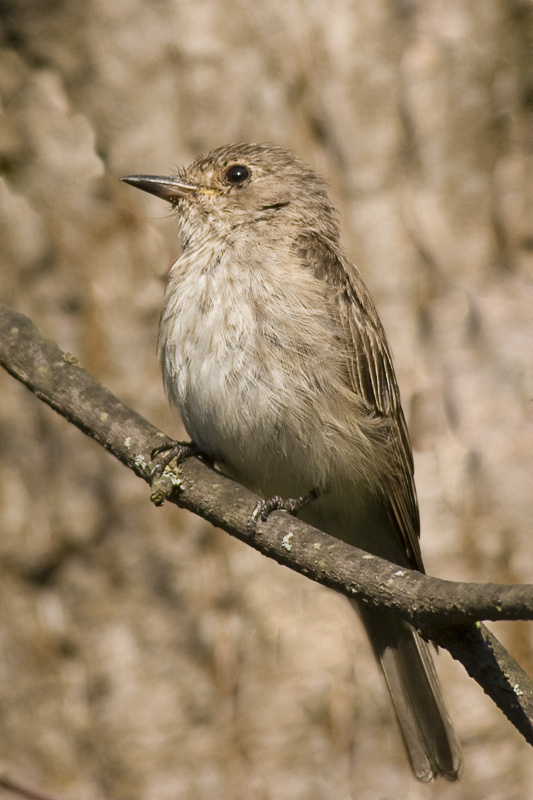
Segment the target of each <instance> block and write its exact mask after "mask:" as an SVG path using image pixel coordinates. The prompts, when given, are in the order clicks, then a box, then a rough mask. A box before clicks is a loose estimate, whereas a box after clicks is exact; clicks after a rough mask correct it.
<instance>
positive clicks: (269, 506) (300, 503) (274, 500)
mask: <svg viewBox="0 0 533 800" xmlns="http://www.w3.org/2000/svg"><path fill="white" fill-rule="evenodd" d="M318 496H319V492H318V491H317V490H316V489H311V491H310V492H307V494H303V495H301V496H300V497H280V496H279V495H274V497H268V498H266V499H265V500H259V502H258V503H257V504H256V506H255V508H254V510H253V511H252V513H251V514H250V516H249V517H248V521H247V523H246V527H247V529H248V533H249V534H250V535H252V536H253V535H255V533H256V532H257V524H258V522H266V521H267V519H268V518H269V516H270V514H272V512H273V511H287V512H288V513H289V514H296V513H297V512H298V511H300V509H302V508H305V506H307V505H309V503H311V502H312V501H313V500H316V499H317V497H318Z"/></svg>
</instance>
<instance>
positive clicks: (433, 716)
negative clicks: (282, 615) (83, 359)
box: [125, 144, 461, 781]
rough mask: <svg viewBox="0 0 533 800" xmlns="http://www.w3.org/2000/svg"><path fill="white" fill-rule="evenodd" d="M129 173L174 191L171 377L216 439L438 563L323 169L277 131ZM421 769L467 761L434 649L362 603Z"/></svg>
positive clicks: (341, 525) (316, 519)
mask: <svg viewBox="0 0 533 800" xmlns="http://www.w3.org/2000/svg"><path fill="white" fill-rule="evenodd" d="M125 180H127V181H128V182H129V183H132V184H133V185H134V186H137V187H139V188H141V189H144V190H146V191H149V192H151V193H153V194H156V195H158V196H159V197H163V198H164V199H165V200H168V201H169V202H171V203H172V204H173V206H174V207H175V209H176V212H177V220H178V224H179V228H180V233H181V237H182V243H183V252H182V255H181V256H180V258H179V259H178V260H177V262H176V264H175V265H174V267H173V268H172V270H171V272H170V276H169V280H168V284H167V289H166V293H165V303H164V307H163V311H162V315H161V323H160V332H159V352H160V358H161V363H162V368H163V376H164V381H165V385H166V388H167V391H168V394H169V397H170V400H171V402H173V403H174V404H175V405H176V406H177V407H178V409H179V410H180V413H181V415H182V418H183V421H184V424H185V426H186V428H187V430H188V432H189V434H190V436H191V437H192V439H193V440H194V442H195V443H196V444H197V446H198V447H199V448H200V450H201V451H203V452H204V453H206V454H207V455H209V456H211V457H213V458H215V459H216V460H217V461H218V463H219V464H220V465H221V467H222V468H223V469H224V470H225V471H226V472H227V473H228V474H229V475H231V476H234V477H235V478H236V479H237V480H240V481H241V482H242V483H244V484H246V485H247V486H249V487H250V488H253V489H255V490H257V491H258V492H260V493H261V494H262V495H263V496H264V497H270V496H271V495H282V496H284V497H297V496H299V495H304V494H306V493H308V492H310V491H312V490H314V491H316V492H317V493H318V495H319V496H318V499H316V500H314V501H313V502H311V503H310V504H309V505H307V506H306V507H305V508H303V509H302V510H301V511H300V512H299V516H301V518H302V519H305V520H307V521H309V522H310V523H311V524H313V525H315V526H316V527H318V528H321V529H322V530H324V531H326V532H327V533H330V534H331V535H333V536H337V537H338V538H341V539H344V540H346V541H348V542H351V543H353V544H354V545H357V546H358V547H360V548H362V549H365V550H367V551H368V552H370V553H374V554H376V555H379V556H382V557H384V558H387V559H389V560H390V561H392V562H394V563H396V564H399V565H400V566H405V567H411V568H414V569H418V570H421V571H423V563H422V557H421V553H420V546H419V527H420V526H419V514H418V505H417V499H416V491H415V484H414V475H413V472H414V470H413V458H412V453H411V446H410V443H409V436H408V432H407V427H406V423H405V419H404V415H403V411H402V407H401V403H400V394H399V390H398V386H397V383H396V378H395V374H394V368H393V365H392V360H391V355H390V351H389V347H388V345H387V340H386V337H385V333H384V331H383V327H382V325H381V322H380V319H379V316H378V314H377V311H376V309H375V307H374V304H373V302H372V300H371V298H370V295H369V293H368V290H367V289H366V287H365V285H364V283H363V281H362V279H361V277H360V275H359V272H358V271H357V269H356V268H355V266H354V265H353V264H351V262H350V261H349V260H348V258H347V257H346V255H345V254H344V252H343V250H342V248H341V245H340V242H339V230H338V225H337V218H336V212H335V210H334V208H333V206H332V205H331V203H330V201H329V199H328V196H327V191H326V186H325V183H324V181H323V180H322V178H320V177H319V176H318V175H316V173H314V172H313V171H312V170H311V169H310V168H309V167H307V166H306V165H305V164H304V163H303V162H302V161H300V160H299V159H298V158H296V156H294V155H292V154H291V153H289V152H288V151H286V150H283V149H281V148H277V147H270V146H268V145H255V144H244V145H226V146H224V147H221V148H218V149H217V150H214V151H212V152H211V153H208V154H206V155H204V156H200V157H199V158H198V159H196V161H194V162H193V164H191V166H190V167H189V168H188V169H186V170H181V171H180V172H179V173H178V174H177V175H175V176H172V177H170V178H160V177H153V176H132V177H129V178H126V179H125ZM358 611H359V613H360V615H361V618H362V619H363V622H364V624H365V626H366V629H367V631H368V633H369V636H370V639H371V641H372V645H373V647H374V650H375V653H376V655H377V657H378V659H379V661H380V663H381V666H382V668H383V672H384V674H385V679H386V681H387V685H388V687H389V690H390V693H391V696H392V699H393V702H394V706H395V709H396V713H397V716H398V720H399V722H400V727H401V730H402V734H403V738H404V741H405V744H406V748H407V752H408V754H409V758H410V760H411V764H412V766H413V770H414V772H415V775H416V776H417V778H419V779H420V780H422V781H428V780H431V779H432V778H433V777H435V776H437V775H444V776H445V777H446V778H448V779H449V780H456V779H457V778H458V777H459V774H460V771H461V754H460V746H459V744H458V741H457V739H456V737H455V734H454V732H453V729H452V726H451V723H450V720H449V716H448V713H447V711H446V708H445V706H444V703H443V700H442V696H441V692H440V688H439V685H438V681H437V677H436V674H435V670H434V667H433V663H432V660H431V656H430V653H429V649H428V646H427V644H426V643H425V642H423V641H422V640H421V638H420V637H419V635H418V634H417V633H416V632H415V631H414V630H413V629H412V628H411V627H410V626H409V625H408V624H406V623H405V622H403V621H402V620H400V619H399V618H398V617H396V616H395V615H394V614H392V613H390V612H385V611H383V610H376V609H369V608H365V609H360V608H359V609H358Z"/></svg>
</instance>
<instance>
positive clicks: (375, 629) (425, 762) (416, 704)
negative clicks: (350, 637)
mask: <svg viewBox="0 0 533 800" xmlns="http://www.w3.org/2000/svg"><path fill="white" fill-rule="evenodd" d="M354 605H355V604H354ZM356 608H357V612H358V613H359V615H360V616H361V618H362V620H363V623H364V625H365V628H366V630H367V633H368V635H369V637H370V640H371V642H372V645H373V647H374V651H375V653H376V656H377V658H378V660H379V662H380V664H381V667H382V669H383V673H384V675H385V680H386V682H387V686H388V688H389V691H390V693H391V697H392V701H393V703H394V708H395V710H396V715H397V717H398V721H399V723H400V728H401V731H402V734H403V739H404V742H405V746H406V749H407V753H408V755H409V758H410V760H411V764H412V766H413V771H414V773H415V775H416V777H417V778H418V779H419V780H421V781H424V782H427V781H430V780H432V778H435V777H436V776H437V775H444V777H445V778H447V779H448V780H449V781H455V780H457V779H458V778H459V776H460V774H461V767H462V760H461V746H460V744H459V741H458V739H457V737H456V735H455V733H454V730H453V728H452V724H451V721H450V717H449V714H448V711H447V710H446V706H445V705H444V700H443V698H442V694H441V690H440V686H439V681H438V678H437V674H436V672H435V667H434V666H433V660H432V658H431V653H430V651H429V647H428V645H427V643H426V642H425V641H423V639H421V637H420V636H419V635H418V633H417V632H416V631H415V630H414V629H413V628H412V627H411V626H410V625H409V624H408V623H407V622H404V621H403V620H401V619H399V618H398V617H396V616H395V615H394V614H391V613H388V612H383V611H374V610H369V609H366V608H365V609H362V608H361V607H360V606H359V605H357V606H356Z"/></svg>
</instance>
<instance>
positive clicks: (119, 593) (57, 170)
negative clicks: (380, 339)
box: [0, 0, 533, 800]
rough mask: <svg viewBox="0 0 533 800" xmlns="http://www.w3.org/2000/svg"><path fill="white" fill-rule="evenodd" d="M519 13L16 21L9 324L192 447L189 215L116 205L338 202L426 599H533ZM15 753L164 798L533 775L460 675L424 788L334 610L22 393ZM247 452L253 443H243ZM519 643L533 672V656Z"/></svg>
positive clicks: (290, 6)
mask: <svg viewBox="0 0 533 800" xmlns="http://www.w3.org/2000/svg"><path fill="white" fill-rule="evenodd" d="M532 15H533V11H532V5H531V3H530V2H528V1H527V0H508V2H505V3H490V2H486V0H471V2H468V3H465V2H464V0H452V1H451V2H448V3H440V2H438V1H437V0H429V1H428V2H416V0H387V1H386V0H377V2H371V3H363V2H356V0H330V2H325V0H308V1H306V0H272V1H271V2H268V3H254V2H247V1H246V0H218V2H217V0H151V1H150V2H143V0H113V2H106V1H105V0H83V2H82V0H55V1H54V0H0V37H1V43H2V44H1V52H0V99H1V107H0V111H1V116H0V168H1V172H2V180H1V181H0V241H1V242H2V247H1V249H0V297H1V299H2V300H3V301H5V302H9V303H11V304H12V305H13V306H14V307H16V308H18V309H19V310H21V311H23V312H25V313H27V314H29V315H30V316H31V317H32V319H33V320H34V321H35V322H36V323H37V324H38V325H39V326H40V327H41V328H43V329H44V330H45V331H46V332H47V333H48V334H49V335H51V336H52V337H54V338H56V339H57V340H58V341H59V344H60V345H61V347H63V348H64V349H67V350H69V351H71V352H72V353H74V354H75V355H76V356H77V357H78V358H79V359H80V361H81V362H82V363H83V365H84V366H85V367H87V368H88V369H89V370H90V371H92V372H93V374H95V375H96V377H98V378H99V379H100V380H101V381H103V382H104V383H106V384H107V385H109V387H110V388H111V389H112V390H113V391H114V392H115V393H116V394H118V395H119V396H120V397H121V398H123V399H124V400H125V401H126V402H128V403H130V404H131V405H133V406H134V407H135V408H136V409H137V410H138V411H140V412H141V413H142V414H144V415H145V416H147V417H148V418H149V419H150V420H152V421H153V422H155V423H156V424H159V425H160V426H161V427H163V429H165V430H166V431H167V432H168V433H169V434H173V435H178V434H179V433H181V431H180V428H179V424H178V422H177V420H176V419H175V417H174V416H173V415H172V414H171V412H170V411H169V410H168V408H167V405H166V401H165V398H164V396H163V391H162V388H161V385H160V378H159V374H158V368H157V363H156V358H155V338H156V329H157V320H158V311H159V306H160V303H161V297H162V291H163V279H164V274H165V272H166V270H167V268H168V266H169V265H170V263H171V262H172V260H173V258H174V257H175V255H176V254H177V252H178V242H177V239H176V230H175V225H174V223H173V222H172V220H171V216H170V214H169V213H168V211H169V210H168V208H166V207H165V205H164V204H163V203H162V202H161V201H157V200H156V199H155V198H152V197H148V196H142V195H140V194H139V193H137V192H134V191H133V190H132V189H131V187H128V186H125V185H122V184H120V183H119V181H118V178H119V177H120V176H121V175H123V174H131V173H139V172H149V173H156V174H165V173H168V172H169V171H170V170H171V169H172V167H173V166H175V165H177V164H180V163H186V162H188V161H189V160H191V159H192V158H193V157H194V156H196V155H197V154H198V153H200V152H202V151H204V150H207V149H209V148H211V147H213V146H216V145H219V144H223V143H225V142H230V141H269V142H274V143H277V144H282V145H284V146H287V147H289V148H291V149H293V150H295V151H296V152H297V153H298V154H299V155H301V156H302V157H304V158H305V159H306V160H307V161H309V162H310V163H311V164H312V165H313V166H314V167H315V168H317V169H318V170H319V171H321V172H323V173H324V174H325V175H326V176H327V177H328V178H329V180H330V183H331V186H332V192H333V195H334V196H335V198H336V200H337V202H338V204H339V207H340V210H341V218H342V227H343V237H344V241H345V243H346V245H347V248H348V250H349V252H350V254H351V255H352V257H353V258H354V260H355V261H356V262H357V263H358V264H359V266H360V268H361V270H362V272H363V274H364V276H365V278H366V280H367V283H368V284H369V286H370V288H371V290H372V292H373V294H374V297H375V299H376V302H377V304H378V306H379V308H380V310H381V313H382V316H383V318H384V322H385V325H386V328H387V330H388V333H389V337H390V340H391V343H392V347H393V350H394V353H395V358H396V367H397V372H398V377H399V380H400V384H401V388H402V394H403V401H404V405H405V409H406V413H407V416H408V420H409V424H410V429H411V432H412V438H413V444H414V448H415V458H416V465H417V479H418V488H419V494H420V502H421V513H422V524H423V539H422V542H423V551H424V553H425V556H426V564H427V568H428V572H430V573H432V574H439V575H441V576H443V577H449V578H456V579H463V578H466V579H470V580H477V581H486V580H497V581H509V582H515V581H528V580H531V579H532V575H533V547H532V546H531V538H530V527H531V520H532V519H533V493H532V491H531V478H532V453H533V424H532V419H531V398H532V375H533V370H532V346H531V342H532V333H533V311H532V309H533V188H532V187H533V152H532V151H533V122H532V119H533V69H532V64H533V59H532V56H531V53H532V49H531V42H532V38H533V16H532ZM0 397H1V401H0V517H1V520H2V525H1V537H0V578H1V580H0V643H1V653H2V656H1V658H0V741H1V745H2V746H1V750H2V756H1V757H2V761H3V762H4V763H5V764H6V765H7V766H8V768H9V769H10V771H11V772H12V773H13V774H14V775H17V776H18V777H20V778H22V777H24V778H26V779H27V780H30V781H32V782H33V783H35V784H37V785H40V786H42V787H43V788H45V787H46V788H48V789H49V790H55V791H57V792H61V793H63V794H64V795H65V796H67V795H70V796H76V797H81V798H86V799H87V800H91V798H95V799H96V798H102V797H104V796H105V797H108V798H117V800H118V799H119V798H128V799H129V800H133V799H134V798H139V799H142V800H146V799H147V798H151V800H167V798H168V800H171V799H172V800H206V798H209V799H211V798H221V799H222V800H223V799H225V798H228V800H230V799H232V800H233V799H235V798H246V800H256V799H257V800H293V799H294V800H295V799H296V798H298V800H301V798H306V800H325V799H326V798H331V799H332V800H338V798H344V797H346V798H348V797H354V798H357V800H366V798H368V800H370V798H372V800H374V799H375V798H378V797H379V798H381V797H402V798H407V800H417V799H418V798H422V797H424V798H439V799H440V798H443V799H446V798H454V800H457V799H458V798H465V799H466V798H468V800H477V799H479V800H481V798H482V799H483V800H491V799H492V798H494V800H501V798H503V797H505V798H506V800H524V798H525V797H527V796H529V795H530V794H531V786H532V785H533V764H532V762H533V759H532V758H531V754H530V750H529V748H527V746H526V745H525V744H524V743H523V742H522V741H521V739H520V737H519V735H518V734H517V733H516V732H515V731H513V729H512V728H511V727H510V725H509V724H508V723H507V722H506V721H505V720H504V719H503V718H502V717H501V715H500V713H499V712H498V711H497V710H496V709H495V708H493V707H492V705H491V703H490V701H489V700H487V699H486V698H485V697H484V696H483V694H482V693H481V690H480V689H479V688H478V687H477V686H476V685H475V684H473V683H472V682H471V681H470V680H469V678H468V677H467V676H466V674H465V673H464V672H463V670H462V668H461V667H459V666H458V665H455V664H453V663H452V662H451V660H450V659H448V658H447V656H446V655H445V654H444V655H442V656H441V657H440V658H439V669H440V672H441V675H442V678H443V684H444V690H445V694H446V696H447V698H448V702H449V705H450V709H451V712H452V715H453V717H454V720H455V723H456V726H457V729H458V732H459V735H460V737H461V739H462V741H463V743H464V749H465V772H464V777H463V780H462V782H461V783H460V784H459V785H456V786H451V785H448V784H445V783H444V782H439V783H436V784H434V785H433V786H431V787H423V786H419V785H417V784H416V783H415V781H414V779H412V777H411V775H410V772H409V768H408V766H407V763H406V760H405V758H404V755H403V752H402V747H401V743H400V737H399V734H398V731H397V729H396V727H395V722H394V720H393V715H392V710H391V707H390V703H389V699H388V697H387V695H386V693H385V691H384V689H383V686H382V684H381V682H380V681H381V679H380V676H379V674H378V670H377V668H376V667H375V666H374V664H373V661H372V656H371V654H370V652H369V647H368V645H367V643H366V640H365V638H364V635H363V634H362V632H361V630H360V629H359V627H358V623H357V621H356V620H355V619H354V618H353V615H352V613H351V610H350V609H349V608H348V607H347V604H345V602H344V601H343V599H342V598H339V597H336V596H334V595H333V594H331V593H329V592H327V591H325V590H323V589H322V588H320V587H317V586H314V585H312V584H311V583H309V582H307V581H305V580H304V579H303V578H300V577H298V576H296V575H293V574H291V573H290V572H289V571H287V570H284V569H282V568H280V567H278V566H276V565H274V564H271V563H269V562H268V561H267V560H266V559H263V558H261V557H260V556H258V555H257V554H256V553H253V552H251V551H249V550H248V549H247V548H246V547H245V546H243V545H240V544H237V543H235V542H232V541H230V540H229V539H228V538H227V537H226V536H225V535H224V534H221V533H219V532H216V531H213V530H212V529H210V528H209V527H208V526H206V525H205V524H204V523H202V522H200V521H198V520H196V519H194V518H193V517H191V516H189V515H187V514H185V513H179V512H178V511H177V510H176V509H175V508H164V509H162V510H157V509H155V508H153V507H151V506H150V504H149V502H148V492H147V489H146V487H145V486H144V485H142V484H140V482H139V481H137V480H136V479H135V478H134V477H133V476H132V475H130V474H127V473H126V471H125V470H123V469H122V468H121V467H120V466H119V465H118V464H117V463H114V462H113V461H112V459H111V457H110V456H108V455H106V454H105V453H104V452H101V451H100V449H99V448H98V447H97V446H96V445H95V444H94V443H93V442H91V441H89V440H87V439H85V438H84V437H82V436H81V434H79V433H78V432H77V431H75V430H71V429H70V428H69V426H68V425H67V424H66V423H65V422H64V421H63V420H61V419H59V418H56V417H55V416H54V414H53V412H51V411H50V410H49V409H47V408H45V407H44V406H42V404H41V403H39V401H38V400H37V399H36V398H34V397H32V396H31V395H30V394H29V393H28V392H27V391H26V390H24V389H23V388H22V387H21V386H19V385H17V384H16V383H15V382H14V381H13V380H12V379H11V378H9V377H8V376H7V375H5V374H2V375H0ZM250 446H251V447H253V442H251V443H250ZM498 633H499V635H501V636H502V637H503V638H504V641H505V643H506V644H507V646H508V647H510V649H511V650H512V652H513V653H514V654H515V656H516V657H517V658H518V659H519V660H520V661H521V663H522V664H523V666H524V667H525V668H526V669H527V668H529V669H530V671H531V668H532V666H533V659H532V655H531V646H530V639H528V629H527V627H526V626H525V625H522V624H508V625H506V626H500V627H499V628H498Z"/></svg>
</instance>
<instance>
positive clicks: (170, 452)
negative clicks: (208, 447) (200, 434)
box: [150, 439, 202, 480]
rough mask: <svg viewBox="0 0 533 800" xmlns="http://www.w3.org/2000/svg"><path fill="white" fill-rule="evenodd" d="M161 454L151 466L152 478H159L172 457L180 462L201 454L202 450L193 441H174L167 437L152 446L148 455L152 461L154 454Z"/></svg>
mask: <svg viewBox="0 0 533 800" xmlns="http://www.w3.org/2000/svg"><path fill="white" fill-rule="evenodd" d="M161 454H163V455H162V456H161V458H158V459H157V461H156V462H155V463H154V465H153V467H152V470H151V473H150V474H151V477H152V480H154V478H159V477H160V476H161V475H162V473H163V472H164V470H165V469H166V467H168V465H169V464H170V462H171V461H172V460H173V459H176V463H177V464H181V463H182V462H183V461H185V459H187V458H191V457H192V456H200V455H202V452H201V450H200V448H199V447H198V445H197V444H195V442H176V441H174V440H173V439H167V440H166V441H164V442H161V444H158V445H157V447H154V449H153V450H152V452H151V453H150V457H151V459H152V461H153V460H154V459H155V458H156V456H159V455H161Z"/></svg>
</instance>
